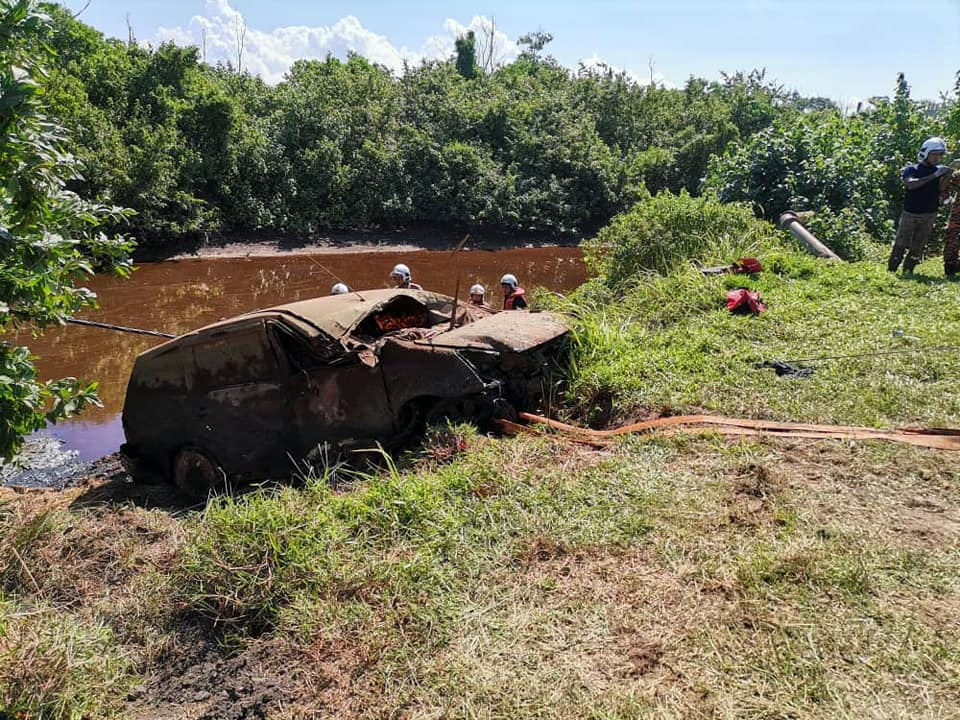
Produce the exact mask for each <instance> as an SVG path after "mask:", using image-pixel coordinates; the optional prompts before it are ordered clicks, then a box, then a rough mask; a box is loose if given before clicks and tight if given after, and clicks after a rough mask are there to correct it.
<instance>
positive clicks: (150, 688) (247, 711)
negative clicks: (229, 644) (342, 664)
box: [129, 638, 319, 720]
mask: <svg viewBox="0 0 960 720" xmlns="http://www.w3.org/2000/svg"><path fill="white" fill-rule="evenodd" d="M307 660H308V658H306V657H304V653H303V651H302V650H301V649H298V648H296V647H295V646H294V645H292V644H291V643H289V642H288V641H286V640H284V639H282V638H274V639H270V640H265V641H256V642H253V643H251V644H250V645H248V646H247V647H246V648H244V649H243V650H242V651H240V652H239V653H235V654H231V653H229V651H228V650H227V649H226V648H225V647H223V646H221V645H218V644H217V643H216V642H215V641H213V640H203V639H195V640H193V641H192V642H189V641H187V642H184V643H183V644H182V645H179V644H178V646H177V647H175V648H171V650H170V652H168V653H167V654H166V655H165V656H164V657H162V658H160V663H159V666H157V667H153V668H148V669H147V672H148V673H149V677H148V678H147V681H146V682H145V683H144V685H143V686H141V687H140V688H138V689H137V690H135V691H134V692H133V693H131V695H130V697H129V700H130V702H131V705H130V706H129V715H130V717H132V718H136V719H137V720H147V719H148V718H149V719H150V720H164V719H166V718H171V719H172V718H178V719H181V720H214V719H216V720H260V719H262V718H268V717H275V716H276V714H277V712H278V711H279V710H280V709H281V708H283V710H284V712H285V713H286V715H287V716H290V717H298V716H303V715H306V714H310V710H309V709H308V708H306V707H304V706H303V705H302V702H303V700H304V699H309V698H314V697H315V696H316V693H317V691H318V690H319V687H318V684H317V682H316V681H315V679H314V678H312V677H310V675H309V674H308V672H307V671H306V670H305V669H304V668H309V667H310V663H309V662H307Z"/></svg>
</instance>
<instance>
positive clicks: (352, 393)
mask: <svg viewBox="0 0 960 720" xmlns="http://www.w3.org/2000/svg"><path fill="white" fill-rule="evenodd" d="M272 332H273V333H274V336H275V337H276V339H277V342H278V345H279V347H280V348H281V352H283V354H284V355H285V357H286V360H287V362H288V363H290V365H291V366H292V368H293V371H292V373H291V376H290V380H289V393H288V395H289V397H290V402H291V406H292V416H293V424H294V425H295V428H296V429H295V431H294V434H295V435H297V436H298V438H299V443H298V445H299V454H300V456H301V457H302V456H305V455H307V454H310V453H312V452H313V451H315V450H316V448H317V446H318V445H322V444H324V443H330V444H332V445H344V446H348V447H353V446H369V445H370V444H372V443H373V442H374V441H378V440H384V439H386V438H387V437H389V435H390V433H391V431H392V429H393V428H392V417H391V414H390V406H389V404H388V403H387V396H386V392H385V390H384V385H383V373H382V372H381V369H380V365H379V363H370V362H369V361H368V363H363V362H361V360H360V355H359V353H348V352H340V353H337V354H335V355H332V356H331V355H329V354H327V355H325V356H322V357H321V356H320V355H318V354H316V353H314V352H312V351H311V349H310V345H309V344H308V343H307V341H306V339H305V338H303V337H302V336H300V335H299V334H298V333H296V332H293V331H291V330H289V329H287V328H285V327H284V326H282V325H280V324H276V325H274V327H273V329H272ZM331 344H332V343H330V342H326V343H322V345H323V346H324V347H326V348H329V347H330V346H331ZM368 357H372V355H371V356H368Z"/></svg>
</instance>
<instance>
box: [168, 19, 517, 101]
mask: <svg viewBox="0 0 960 720" xmlns="http://www.w3.org/2000/svg"><path fill="white" fill-rule="evenodd" d="M244 27H245V25H244V19H243V16H242V15H241V14H240V12H239V11H237V10H236V9H235V8H233V7H232V6H231V5H230V2H229V0H207V4H206V10H205V14H203V15H195V16H194V17H193V18H191V19H190V22H189V24H188V25H187V26H186V27H181V26H177V27H173V28H168V27H161V28H159V29H158V31H157V34H156V39H157V41H159V42H164V41H173V42H174V43H176V44H177V45H196V46H198V47H205V57H206V61H207V62H208V63H211V64H215V63H217V62H220V61H223V62H230V63H232V64H233V65H234V66H236V64H237V46H238V33H240V32H242V29H243V28H244ZM443 29H444V32H443V33H439V34H436V35H432V36H430V37H428V38H427V39H426V40H425V41H424V43H423V45H422V46H421V47H420V48H419V49H416V50H411V49H408V48H407V47H396V46H395V45H394V44H393V43H391V42H390V41H389V40H388V39H387V37H386V36H384V35H379V34H377V33H375V32H373V31H371V30H368V29H367V28H365V27H364V26H363V24H362V23H361V22H360V20H358V19H357V18H355V17H353V16H352V15H348V16H346V17H342V18H340V19H339V20H337V22H335V23H334V24H333V25H330V26H323V25H318V26H313V27H310V26H304V25H288V26H286V27H281V28H277V29H275V30H272V31H270V32H263V31H261V30H257V29H256V28H254V27H249V26H246V31H245V34H244V35H243V54H242V61H241V62H242V65H243V69H244V70H247V71H249V72H250V73H252V74H254V75H259V76H260V77H262V78H263V79H264V80H265V81H267V82H269V83H277V82H280V81H281V80H282V79H283V76H284V74H285V73H286V72H287V70H289V69H290V66H291V65H292V64H293V63H294V62H295V61H296V60H307V59H321V60H322V59H323V58H325V57H326V56H327V55H328V54H332V55H334V56H335V57H340V58H345V57H346V55H347V54H348V53H350V52H353V53H357V54H359V55H362V56H363V57H365V58H367V59H368V60H370V61H372V62H374V63H377V64H379V65H384V66H386V67H388V68H390V70H392V71H393V72H395V73H399V72H401V71H402V69H403V64H404V62H407V63H409V64H417V63H419V62H420V61H421V60H439V59H445V58H448V57H451V56H452V55H453V53H454V47H455V45H454V43H455V41H456V38H457V37H458V36H459V35H462V34H465V33H466V32H467V31H468V30H473V31H474V33H476V36H477V43H478V50H481V49H483V48H486V47H488V44H487V43H488V42H489V38H490V37H491V36H492V37H493V57H494V59H495V60H498V61H499V62H500V63H503V62H509V61H510V60H512V59H513V58H515V57H516V55H517V52H518V50H517V45H516V42H514V41H513V40H511V39H510V38H509V37H508V36H507V35H506V33H504V32H503V31H501V30H499V29H497V28H496V27H495V26H494V24H493V21H491V20H490V19H488V18H486V17H483V16H476V17H474V18H473V19H472V20H471V21H470V23H469V24H467V25H462V24H461V23H459V22H457V21H456V20H452V19H448V20H446V21H445V22H444V24H443ZM478 54H479V53H478Z"/></svg>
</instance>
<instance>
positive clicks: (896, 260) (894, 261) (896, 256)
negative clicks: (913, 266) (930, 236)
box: [887, 247, 907, 272]
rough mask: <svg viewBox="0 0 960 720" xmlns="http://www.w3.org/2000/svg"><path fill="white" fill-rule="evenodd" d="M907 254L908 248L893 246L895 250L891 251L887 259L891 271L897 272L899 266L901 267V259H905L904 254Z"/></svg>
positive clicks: (888, 268)
mask: <svg viewBox="0 0 960 720" xmlns="http://www.w3.org/2000/svg"><path fill="white" fill-rule="evenodd" d="M906 254H907V249H906V248H902V247H895V248H893V252H891V253H890V259H889V260H887V270H889V271H890V272H896V271H897V268H898V267H900V261H901V260H903V256H904V255H906Z"/></svg>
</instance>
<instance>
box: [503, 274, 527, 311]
mask: <svg viewBox="0 0 960 720" xmlns="http://www.w3.org/2000/svg"><path fill="white" fill-rule="evenodd" d="M500 287H501V288H502V289H503V309H504V310H523V309H524V308H525V307H527V299H526V298H525V297H524V296H525V295H526V294H527V291H526V290H524V289H523V288H522V287H520V283H519V282H518V281H517V276H516V275H511V274H510V273H507V274H506V275H504V276H503V277H502V278H500Z"/></svg>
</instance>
